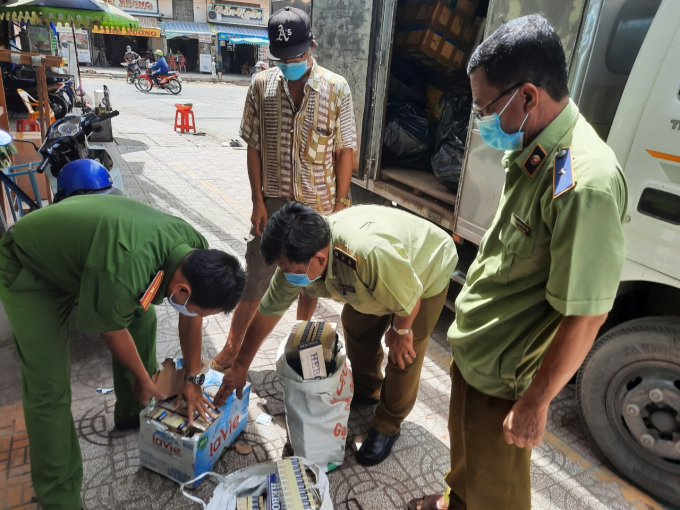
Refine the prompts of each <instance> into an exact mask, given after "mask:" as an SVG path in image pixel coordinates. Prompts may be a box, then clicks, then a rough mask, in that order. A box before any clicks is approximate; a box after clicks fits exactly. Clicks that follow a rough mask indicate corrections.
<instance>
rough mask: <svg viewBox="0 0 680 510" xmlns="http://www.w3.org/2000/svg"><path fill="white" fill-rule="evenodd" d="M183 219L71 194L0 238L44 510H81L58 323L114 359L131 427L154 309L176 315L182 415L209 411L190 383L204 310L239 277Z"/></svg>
mask: <svg viewBox="0 0 680 510" xmlns="http://www.w3.org/2000/svg"><path fill="white" fill-rule="evenodd" d="M207 248H208V243H207V242H206V240H205V239H204V238H203V237H202V236H201V235H200V234H199V233H198V232H196V231H195V230H194V229H193V228H192V227H191V226H189V224H188V223H186V222H185V221H183V220H180V219H178V218H175V217H173V216H170V215H168V214H164V213H161V212H159V211H157V210H155V209H153V208H151V207H149V206H148V205H144V204H141V203H139V202H136V201H134V200H131V199H129V198H125V197H118V196H99V195H98V196H92V195H90V196H76V197H72V198H68V199H66V200H64V201H63V202H61V203H58V204H54V205H51V206H49V207H47V208H45V209H40V210H37V211H35V212H32V213H31V214H29V215H28V216H26V217H25V218H23V219H21V220H20V221H19V222H18V223H16V224H15V225H14V226H13V227H12V228H11V229H10V231H9V232H8V233H7V234H6V235H5V236H4V237H3V238H2V239H1V240H0V300H2V304H3V305H4V308H5V312H6V313H7V317H8V319H9V322H10V324H11V326H12V331H13V333H14V339H15V345H16V349H17V353H18V357H19V362H20V366H21V388H22V393H23V402H24V416H25V419H26V430H27V432H28V439H29V445H30V451H31V478H32V481H33V488H34V490H35V493H36V496H37V498H38V500H39V502H40V505H41V507H42V508H44V509H45V510H53V509H59V510H61V509H64V510H67V509H68V510H74V509H79V508H81V506H82V505H81V496H80V489H81V485H82V480H83V466H82V460H81V456H80V448H79V445H78V437H77V435H76V430H75V426H74V424H73V417H72V416H71V386H70V355H69V340H68V328H69V327H68V318H69V314H70V313H71V311H72V310H73V309H74V305H75V304H76V302H77V304H78V306H77V312H76V316H75V319H76V320H75V326H76V328H77V329H79V330H80V331H83V332H85V333H99V334H101V337H102V339H103V341H104V343H105V344H106V346H107V347H108V348H109V350H110V351H111V354H112V355H113V385H114V390H115V393H116V404H115V411H114V422H115V425H116V427H117V428H119V429H127V428H133V427H135V426H139V413H140V411H141V410H142V408H143V406H146V405H147V404H148V403H149V401H150V400H151V398H155V399H157V400H158V399H163V398H165V395H162V394H161V393H160V391H159V390H158V388H157V387H156V385H155V384H154V383H153V381H152V380H151V378H150V375H152V374H153V373H154V372H155V371H156V311H155V309H154V304H156V305H157V304H160V303H161V302H162V301H163V299H168V302H169V303H170V304H171V305H172V306H173V307H174V308H176V309H177V310H178V311H179V312H180V316H179V337H180V344H181V347H182V354H183V356H184V360H185V367H186V371H187V380H186V382H185V384H184V386H183V387H182V389H181V391H180V397H181V398H182V399H183V400H184V401H186V403H187V405H188V407H189V410H190V416H192V414H193V411H194V410H196V411H198V413H199V415H201V416H204V417H207V416H208V415H210V414H211V411H210V409H211V408H213V407H214V406H213V405H212V404H211V403H210V402H209V401H208V400H207V399H206V398H205V397H204V396H203V392H202V390H201V387H200V386H199V385H198V384H196V383H198V380H196V379H195V377H196V376H197V375H198V373H199V371H200V368H201V343H202V321H203V317H207V316H210V315H214V314H218V313H221V312H228V311H231V310H232V309H233V308H234V307H235V306H236V304H237V303H238V301H239V299H240V297H241V294H242V292H243V287H244V286H245V273H244V271H243V269H242V268H241V266H240V264H239V262H238V260H237V259H236V258H235V257H233V256H232V255H229V254H227V253H224V252H221V251H218V250H209V249H207Z"/></svg>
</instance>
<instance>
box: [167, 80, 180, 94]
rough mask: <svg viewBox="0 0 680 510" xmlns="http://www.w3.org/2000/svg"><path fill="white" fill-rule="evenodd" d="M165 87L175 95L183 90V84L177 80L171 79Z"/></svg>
mask: <svg viewBox="0 0 680 510" xmlns="http://www.w3.org/2000/svg"><path fill="white" fill-rule="evenodd" d="M165 88H166V89H167V90H168V92H170V93H171V94H174V95H177V94H179V93H180V92H182V84H181V83H180V82H178V81H177V80H170V81H169V82H168V83H166V84H165Z"/></svg>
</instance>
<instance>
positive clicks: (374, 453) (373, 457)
mask: <svg viewBox="0 0 680 510" xmlns="http://www.w3.org/2000/svg"><path fill="white" fill-rule="evenodd" d="M399 434H401V432H397V433H396V434H395V435H393V436H386V435H385V434H381V433H380V432H378V431H377V430H375V429H374V428H371V430H370V431H369V432H368V437H367V438H366V439H365V440H364V443H363V444H362V445H361V448H359V451H358V452H357V454H356V457H357V462H358V463H359V464H361V465H362V466H375V465H376V464H380V463H381V462H382V461H383V460H385V459H386V458H387V457H389V456H390V453H392V447H393V446H394V443H396V442H397V439H399Z"/></svg>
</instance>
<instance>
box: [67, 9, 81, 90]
mask: <svg viewBox="0 0 680 510" xmlns="http://www.w3.org/2000/svg"><path fill="white" fill-rule="evenodd" d="M68 17H69V18H70V19H71V33H72V34H73V47H74V48H75V50H76V69H77V70H78V86H77V87H76V90H75V91H74V92H75V93H76V95H78V92H77V91H78V90H79V89H80V90H82V88H83V80H82V78H81V77H80V60H79V59H78V43H77V41H76V26H75V22H74V21H73V16H72V15H71V14H69V16H68ZM81 101H82V97H81Z"/></svg>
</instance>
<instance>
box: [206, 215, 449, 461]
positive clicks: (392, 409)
mask: <svg viewBox="0 0 680 510" xmlns="http://www.w3.org/2000/svg"><path fill="white" fill-rule="evenodd" d="M260 251H261V252H262V256H263V257H264V261H265V262H266V263H267V264H269V265H271V264H276V265H277V266H278V267H277V269H276V272H275V273H274V277H273V278H272V280H271V282H270V284H269V289H268V290H267V292H266V294H265V296H264V299H263V300H262V302H261V303H260V306H259V309H258V311H257V313H256V315H255V318H254V320H253V322H252V323H251V324H250V326H249V327H248V330H247V332H246V335H245V338H244V340H243V345H242V346H241V350H240V351H239V353H238V356H237V357H236V361H235V363H234V365H233V366H232V368H231V371H230V372H229V373H228V374H227V375H225V377H224V380H223V381H222V387H221V388H220V392H218V394H217V396H216V398H215V403H216V404H219V403H220V402H221V401H222V400H224V399H225V398H226V397H228V396H229V394H230V393H231V391H232V390H234V389H236V390H237V395H238V394H240V391H241V389H242V388H243V385H244V384H245V383H246V376H247V373H248V367H249V366H250V364H251V363H252V361H253V358H255V354H256V353H257V350H258V349H259V347H260V345H262V342H263V341H264V339H265V338H266V337H267V335H269V334H270V333H271V332H272V330H273V329H274V326H276V324H277V322H278V321H279V319H280V318H281V316H282V315H283V314H284V313H285V312H286V310H287V309H288V307H290V305H291V304H293V302H294V301H295V299H297V296H298V294H299V293H300V289H302V288H303V287H304V288H305V289H306V291H307V294H308V295H309V296H312V297H315V298H319V297H326V298H331V299H333V300H335V301H339V302H340V303H345V307H344V308H343V310H342V326H343V329H344V332H345V340H346V343H347V355H348V357H349V360H350V361H351V363H352V372H353V377H354V388H355V395H354V401H353V402H355V403H363V404H378V408H377V409H376V412H375V418H374V420H373V428H372V429H371V430H370V432H369V434H368V437H367V438H366V440H365V441H364V442H363V444H362V446H361V449H360V450H359V451H358V452H357V455H356V457H357V460H358V461H359V463H361V464H363V465H367V466H371V465H375V464H378V463H380V462H382V461H383V460H385V459H386V458H387V457H388V456H389V454H390V452H391V451H392V446H393V445H394V443H395V442H396V440H397V439H398V438H399V430H400V427H401V423H402V422H403V421H404V419H405V418H406V417H407V416H408V414H409V413H410V412H411V409H413V405H414V404H415V401H416V397H417V395H418V382H419V380H420V370H421V368H422V366H423V358H424V357H425V349H426V347H427V341H428V339H429V337H430V333H431V332H432V329H433V328H434V326H435V324H436V323H437V319H438V318H439V314H440V313H441V311H442V308H443V307H444V302H445V301H446V291H447V290H448V288H449V279H450V277H451V273H452V272H453V270H454V269H455V267H456V263H457V262H458V255H457V253H456V247H455V244H454V242H453V239H452V238H451V236H450V235H449V234H447V233H446V232H444V231H443V230H442V229H440V228H439V227H437V226H436V225H434V224H433V223H430V222H429V221H427V220H424V219H422V218H419V217H417V216H414V215H413V214H409V213H407V212H405V211H401V210H399V209H397V208H394V207H381V206H376V205H362V206H356V207H350V208H348V209H345V210H342V211H340V212H337V213H335V214H333V215H332V216H328V217H327V218H326V217H324V216H322V215H321V214H319V213H317V212H315V211H313V210H312V209H311V208H310V207H308V206H306V205H303V204H301V203H299V202H289V203H288V204H286V205H284V206H283V207H282V208H281V209H280V210H279V211H278V212H277V213H275V214H274V215H273V216H272V217H271V218H270V219H269V221H268V222H267V225H266V227H265V229H264V232H263V233H262V242H261V244H260ZM383 335H384V336H385V343H386V344H387V346H388V347H389V363H388V364H387V369H386V371H385V376H384V377H383V375H382V361H383V349H382V345H381V340H382V338H383Z"/></svg>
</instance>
